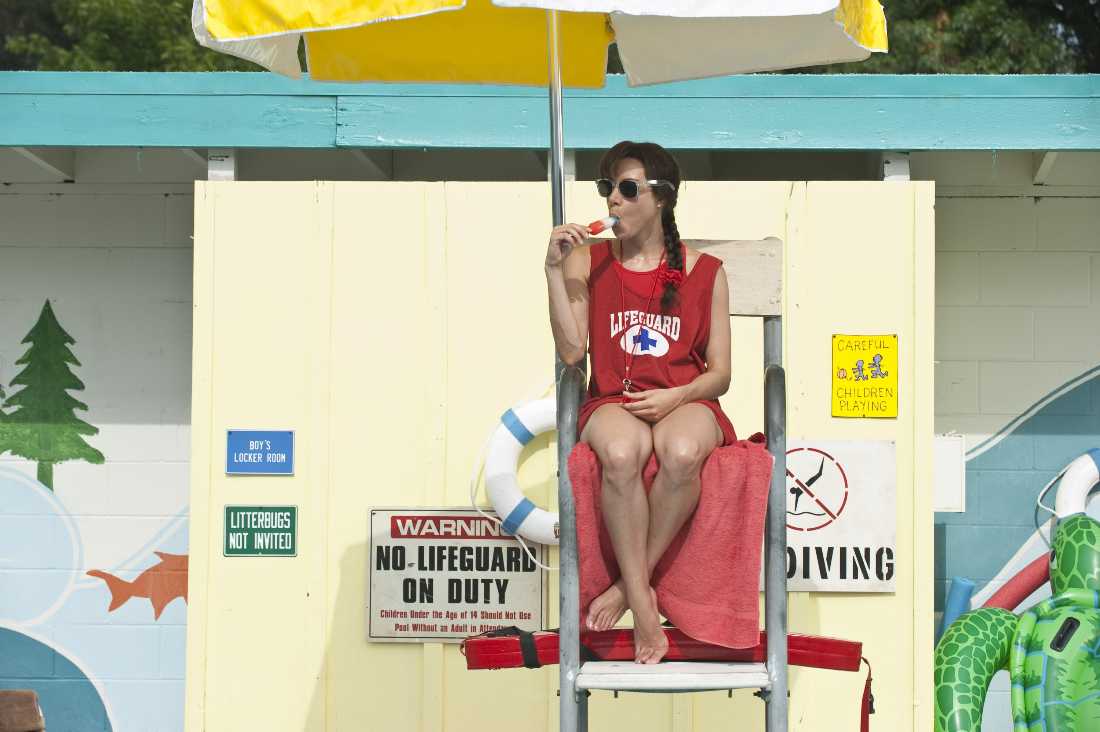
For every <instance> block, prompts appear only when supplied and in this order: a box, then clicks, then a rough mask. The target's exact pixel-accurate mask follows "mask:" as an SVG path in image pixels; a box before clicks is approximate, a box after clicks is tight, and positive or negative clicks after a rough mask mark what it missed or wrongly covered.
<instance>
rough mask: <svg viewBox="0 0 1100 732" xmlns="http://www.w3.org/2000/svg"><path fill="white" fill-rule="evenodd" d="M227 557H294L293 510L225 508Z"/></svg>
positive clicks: (295, 513)
mask: <svg viewBox="0 0 1100 732" xmlns="http://www.w3.org/2000/svg"><path fill="white" fill-rule="evenodd" d="M224 547H225V548H224V549H223V550H222V551H223V554H224V555H225V556H227V557H296V556H298V507H297V506H226V507H225V544H224Z"/></svg>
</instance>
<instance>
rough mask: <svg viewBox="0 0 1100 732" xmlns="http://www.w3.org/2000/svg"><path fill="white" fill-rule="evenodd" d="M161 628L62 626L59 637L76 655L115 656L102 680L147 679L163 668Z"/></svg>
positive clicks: (59, 627) (62, 645) (101, 674)
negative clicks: (161, 660)
mask: <svg viewBox="0 0 1100 732" xmlns="http://www.w3.org/2000/svg"><path fill="white" fill-rule="evenodd" d="M131 602H133V601H132V600H131ZM159 630H160V629H159V628H157V627H156V626H155V625H59V626H57V628H56V639H57V643H58V645H59V646H61V647H62V648H65V649H67V650H68V651H69V652H70V653H72V654H73V656H75V657H76V658H108V657H113V658H114V661H113V662H112V663H111V665H110V670H107V669H106V668H104V669H101V670H100V671H99V673H100V676H99V678H101V679H148V678H156V677H157V674H158V673H159V670H160V658H159V656H160V645H159ZM47 721H48V720H47Z"/></svg>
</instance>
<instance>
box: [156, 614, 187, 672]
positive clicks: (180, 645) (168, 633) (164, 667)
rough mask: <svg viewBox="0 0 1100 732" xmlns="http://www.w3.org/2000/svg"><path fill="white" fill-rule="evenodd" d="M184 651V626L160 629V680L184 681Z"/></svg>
mask: <svg viewBox="0 0 1100 732" xmlns="http://www.w3.org/2000/svg"><path fill="white" fill-rule="evenodd" d="M161 617H164V616H161ZM186 651H187V627H186V626H183V625H169V626H162V627H161V628H160V678H162V679H179V680H181V681H182V680H183V679H184V671H185V667H186V658H187V652H186Z"/></svg>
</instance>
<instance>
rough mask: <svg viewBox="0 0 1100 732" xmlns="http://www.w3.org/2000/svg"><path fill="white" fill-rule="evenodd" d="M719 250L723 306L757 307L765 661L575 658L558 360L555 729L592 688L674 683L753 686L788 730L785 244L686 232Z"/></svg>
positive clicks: (676, 686)
mask: <svg viewBox="0 0 1100 732" xmlns="http://www.w3.org/2000/svg"><path fill="white" fill-rule="evenodd" d="M686 243H687V244H688V246H692V247H695V248H696V249H700V250H702V251H705V252H707V253H708V254H712V255H714V256H716V257H718V258H720V259H721V260H722V261H723V263H724V264H725V269H726V274H727V276H728V277H729V291H730V315H741V316H758V317H761V318H762V319H763V328H764V423H765V431H766V434H767V437H768V450H769V451H770V452H771V454H772V456H773V457H774V458H775V467H774V469H773V471H772V480H771V486H770V488H769V491H768V509H767V519H766V521H765V529H764V538H765V546H764V625H765V630H766V632H767V638H768V653H767V660H766V662H765V663H713V662H705V663H704V662H694V663H693V662H670V663H660V664H656V665H651V666H643V665H637V664H634V663H630V662H627V663H623V662H614V661H589V662H586V663H584V664H581V662H580V617H579V603H580V599H579V590H580V584H579V580H578V573H577V526H576V512H575V509H574V505H573V487H572V484H571V483H570V480H569V471H568V470H566V469H565V466H566V465H567V464H568V459H569V453H570V452H571V451H572V450H573V446H574V444H575V443H576V440H577V409H578V406H579V404H580V397H581V390H582V389H583V388H584V383H583V382H584V373H583V372H582V371H580V370H579V369H566V370H564V371H562V366H561V362H560V360H559V361H558V376H559V381H558V383H559V388H558V395H557V398H558V465H559V466H560V470H559V473H558V515H559V520H560V522H561V539H560V542H561V555H560V561H559V566H560V568H561V585H560V589H561V594H560V613H561V615H560V622H561V630H560V664H561V666H560V673H561V686H560V689H561V731H562V732H587V730H588V694H589V691H590V690H595V689H601V690H608V691H616V692H617V691H646V692H667V693H679V692H690V691H713V690H724V689H729V690H732V689H756V690H757V694H758V695H759V696H761V697H762V698H763V699H764V702H765V704H766V705H767V706H766V711H765V729H766V732H786V730H787V561H786V560H787V528H786V486H787V479H786V472H787V461H786V454H787V437H786V420H787V418H786V381H785V377H784V372H783V365H782V363H783V356H782V352H783V347H782V321H781V313H782V270H783V254H782V251H783V246H782V242H780V240H778V239H774V238H769V239H764V240H760V241H701V240H697V241H689V242H686Z"/></svg>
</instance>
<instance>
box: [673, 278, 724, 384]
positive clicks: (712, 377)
mask: <svg viewBox="0 0 1100 732" xmlns="http://www.w3.org/2000/svg"><path fill="white" fill-rule="evenodd" d="M730 340H731V339H730V291H729V282H728V280H727V279H726V269H725V267H719V268H718V272H717V274H715V276H714V292H713V294H712V295H711V298H710V338H709V340H708V341H707V353H706V356H707V370H706V371H705V372H704V373H702V374H700V375H699V376H696V377H695V380H694V381H692V382H691V383H690V384H686V385H685V386H683V387H681V388H682V389H683V390H684V400H683V403H685V404H686V403H688V402H693V401H696V400H698V399H717V398H718V397H720V396H722V395H723V394H725V393H726V392H727V391H729V388H730Z"/></svg>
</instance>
